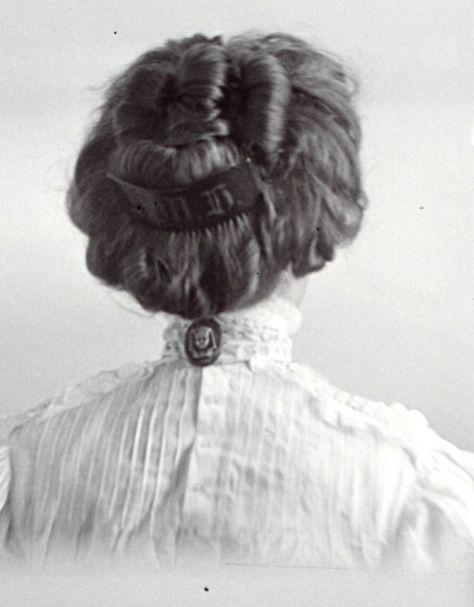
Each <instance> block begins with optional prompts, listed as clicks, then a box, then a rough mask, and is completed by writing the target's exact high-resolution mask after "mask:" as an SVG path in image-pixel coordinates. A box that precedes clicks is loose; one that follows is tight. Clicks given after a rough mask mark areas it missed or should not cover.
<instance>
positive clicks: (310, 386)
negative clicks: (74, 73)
mask: <svg viewBox="0 0 474 607" xmlns="http://www.w3.org/2000/svg"><path fill="white" fill-rule="evenodd" d="M290 370H291V373H292V377H293V379H294V381H296V382H297V383H298V384H300V385H301V386H302V387H303V388H305V389H306V390H307V391H309V392H310V393H311V395H312V396H314V398H315V404H317V407H318V412H319V414H320V415H321V416H322V417H323V418H324V420H325V421H326V422H329V423H331V424H333V425H337V426H339V427H341V428H351V429H353V430H361V431H362V430H365V431H368V432H371V433H373V434H377V435H379V436H380V437H385V438H387V439H395V440H396V441H398V442H399V443H400V444H401V446H403V447H408V446H413V447H415V446H418V447H419V448H420V447H426V443H423V444H422V445H419V444H418V445H416V443H417V441H418V439H419V437H420V436H421V435H428V434H429V433H430V432H431V430H430V428H429V425H428V422H427V420H426V418H425V416H424V415H423V414H422V413H421V412H420V411H417V410H410V409H408V408H407V407H405V406H404V405H402V404H401V403H398V402H395V403H392V404H386V403H384V402H381V401H374V400H370V399H367V398H363V397H361V396H355V395H353V394H350V393H349V392H346V391H345V390H341V389H340V388H336V387H335V386H333V385H332V384H331V383H330V382H329V381H328V379H327V378H325V377H324V376H322V375H320V374H319V373H317V372H315V371H314V370H313V369H312V368H310V367H307V366H306V365H301V364H297V363H293V364H291V365H290Z"/></svg>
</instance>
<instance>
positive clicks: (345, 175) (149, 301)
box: [67, 34, 366, 319]
mask: <svg viewBox="0 0 474 607" xmlns="http://www.w3.org/2000/svg"><path fill="white" fill-rule="evenodd" d="M356 88H357V87H356V83H355V81H354V79H353V77H351V76H350V75H348V74H347V72H346V70H345V69H344V67H343V66H342V65H341V64H340V63H339V62H338V61H337V60H336V59H334V58H333V57H332V56H330V55H328V54H325V53H322V52H320V51H317V50H315V49H313V48H312V47H311V46H310V45H308V44H307V43H305V42H304V41H302V40H300V39H299V38H296V37H293V36H289V35H286V34H271V35H264V36H259V35H245V36H238V37H234V38H231V39H230V40H229V41H228V42H227V43H224V42H223V40H222V39H221V38H220V37H218V38H208V37H206V36H203V35H195V36H193V37H191V38H185V39H182V40H170V41H168V42H167V43H166V44H165V45H164V46H162V47H159V48H156V49H153V50H151V51H149V52H147V53H145V54H144V55H142V56H141V57H139V59H138V60H137V61H135V62H134V63H133V64H132V65H131V66H130V67H129V68H128V69H126V70H125V72H124V73H123V74H122V75H120V76H119V77H118V78H116V79H115V80H114V81H113V82H112V84H111V85H110V87H109V89H108V91H107V93H106V98H105V102H104V104H103V106H102V107H101V111H100V114H99V117H98V120H97V121H96V123H95V124H94V126H93V128H92V129H91V131H90V133H89V135H88V137H87V139H86V142H85V144H84V146H83V148H82V150H81V152H80V154H79V157H78V160H77V163H76V167H75V172H74V177H73V179H72V182H71V184H70V188H69V192H68V198H67V206H68V211H69V214H70V217H71V218H72V221H73V222H74V223H75V224H76V226H78V227H79V228H80V229H81V230H82V231H83V232H84V233H85V234H87V235H88V237H89V242H88V247H87V267H88V269H89V271H90V272H91V273H92V274H93V275H95V276H96V277H98V278H100V279H101V280H102V281H104V282H105V283H107V284H109V285H112V286H114V287H117V288H120V289H124V290H126V291H128V292H129V293H131V294H132V295H133V296H134V297H135V298H136V299H137V300H138V302H139V303H140V304H141V305H142V306H143V307H144V308H145V309H147V310H151V311H165V312H168V313H172V314H178V315H180V316H182V317H185V318H189V319H194V318H199V317H204V316H208V315H213V314H217V313H219V312H223V311H228V310H231V309H234V308H238V307H242V306H246V305H249V304H251V303H254V302H257V301H258V300H260V299H263V298H264V297H266V296H267V295H269V294H270V293H271V292H272V290H273V289H274V288H275V286H276V285H277V283H278V280H279V277H280V274H281V272H282V270H285V269H288V268H291V270H292V271H293V273H294V275H295V276H303V275H305V274H307V273H309V272H314V271H317V270H320V269H321V268H322V267H323V266H324V264H325V263H326V261H330V260H332V259H333V257H334V252H335V247H336V246H338V245H345V244H348V243H349V242H350V241H351V240H352V239H353V238H354V237H355V235H356V234H357V232H358V230H359V227H360V224H361V220H362V215H363V210H364V208H365V205H366V198H365V195H364V192H363V190H362V187H361V179H360V170H359V160H358V153H359V147H360V136H361V134H360V126H359V120H358V117H357V115H356V113H355V110H354V107H353V104H352V100H353V97H354V94H355V92H356ZM248 154H250V155H251V156H252V158H253V160H254V162H255V163H256V164H257V167H258V171H259V173H260V175H261V177H262V179H264V180H265V182H266V183H267V186H268V187H267V188H266V191H265V195H264V200H263V201H262V204H260V205H257V207H255V209H253V210H252V211H251V212H249V213H246V214H243V215H241V216H239V217H237V218H234V219H232V220H229V221H227V222H226V223H223V224H221V225H217V226H215V227H213V228H209V229H204V230H194V231H174V232H167V231H164V230H159V229H157V228H153V227H150V226H148V225H146V224H144V223H143V222H140V221H137V220H136V218H134V217H133V215H132V214H130V213H128V212H127V210H126V208H124V204H123V203H124V201H123V200H119V199H118V198H119V196H122V195H123V194H122V193H121V192H120V191H119V190H118V189H117V187H116V186H115V185H114V183H112V182H111V180H110V179H108V178H107V173H108V172H112V173H113V174H114V175H116V176H118V177H119V178H121V179H123V180H126V181H128V182H130V183H133V184H136V185H141V186H144V187H148V188H162V189H163V188H172V187H178V186H182V185H188V184H192V183H194V182H196V181H198V180H200V179H202V178H205V177H207V176H209V175H212V174H214V173H217V172H221V171H222V170H224V169H227V168H230V167H232V166H235V165H237V164H238V163H239V162H240V161H241V160H242V158H244V157H245V156H247V155H248Z"/></svg>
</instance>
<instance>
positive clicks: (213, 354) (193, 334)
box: [185, 318, 222, 367]
mask: <svg viewBox="0 0 474 607" xmlns="http://www.w3.org/2000/svg"><path fill="white" fill-rule="evenodd" d="M221 338H222V330H221V327H220V325H219V323H218V322H217V321H216V320H214V319H213V318H205V319H202V320H195V321H194V322H193V323H191V324H190V325H189V327H188V330H187V331H186V338H185V351H186V356H187V357H188V360H189V361H190V362H191V363H192V364H193V365H197V366H198V367H205V366H207V365H211V364H212V363H213V362H215V361H216V360H217V359H218V358H219V354H220V353H221Z"/></svg>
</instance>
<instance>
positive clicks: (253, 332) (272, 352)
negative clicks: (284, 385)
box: [163, 295, 302, 366]
mask: <svg viewBox="0 0 474 607" xmlns="http://www.w3.org/2000/svg"><path fill="white" fill-rule="evenodd" d="M212 318H213V320H215V321H216V322H217V323H218V325H219V328H220V331H221V351H220V355H219V357H218V358H217V360H216V361H215V362H214V363H213V364H229V363H233V362H239V361H249V362H251V363H252V366H254V364H255V365H258V362H261V361H269V360H273V361H276V362H284V363H287V362H290V361H291V346H292V344H291V335H293V334H294V333H295V332H296V331H297V330H298V329H299V327H300V326H301V321H302V316H301V312H300V310H299V309H298V308H297V307H296V306H295V305H293V304H292V303H290V302H289V301H288V300H286V299H283V298H281V297H279V296H276V295H272V296H271V297H269V298H268V299H266V300H264V301H261V302H259V303H257V304H255V305H253V306H250V307H247V308H241V309H239V310H234V311H232V312H224V313H222V314H217V315H216V316H213V317H212ZM192 324H193V321H190V320H185V319H183V318H181V317H176V316H172V317H171V320H170V323H169V325H168V327H167V328H166V329H165V332H164V339H165V347H164V350H163V357H164V358H165V359H171V360H172V359H175V360H176V359H186V360H190V359H189V356H188V354H187V353H186V346H185V342H186V334H187V331H188V329H189V328H190V327H191V325H192Z"/></svg>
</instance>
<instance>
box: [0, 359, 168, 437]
mask: <svg viewBox="0 0 474 607" xmlns="http://www.w3.org/2000/svg"><path fill="white" fill-rule="evenodd" d="M164 362H166V361H162V360H158V361H154V362H144V363H141V364H135V363H128V364H125V365H122V366H120V367H118V368H116V369H112V370H107V371H101V372H100V373H97V374H95V375H92V376H90V377H88V378H87V379H85V380H83V381H82V382H79V383H77V384H73V385H72V386H69V387H68V388H66V389H65V390H63V391H62V392H60V393H58V394H56V395H55V396H53V397H50V398H48V399H46V400H44V401H43V402H41V403H40V404H39V405H37V406H36V407H33V408H32V409H29V410H27V411H24V412H21V413H18V414H16V415H9V416H4V417H0V448H2V445H3V448H4V447H5V445H6V444H7V443H8V438H9V436H10V435H11V433H12V432H13V430H15V429H17V428H19V427H21V426H23V425H25V424H27V423H28V422H33V423H34V422H40V421H43V420H45V419H48V418H49V417H52V416H54V415H56V414H58V413H61V412H63V411H65V410H68V409H74V408H75V407H78V406H81V405H85V404H87V403H90V402H92V401H97V400H100V399H102V398H103V397H105V396H107V395H108V394H110V393H111V392H114V391H115V390H118V389H120V388H122V387H124V386H129V385H130V384H132V383H134V382H136V381H141V380H144V379H146V378H147V377H149V376H150V375H151V374H152V373H153V371H154V369H155V368H156V367H157V366H158V365H159V364H162V363H164Z"/></svg>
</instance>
